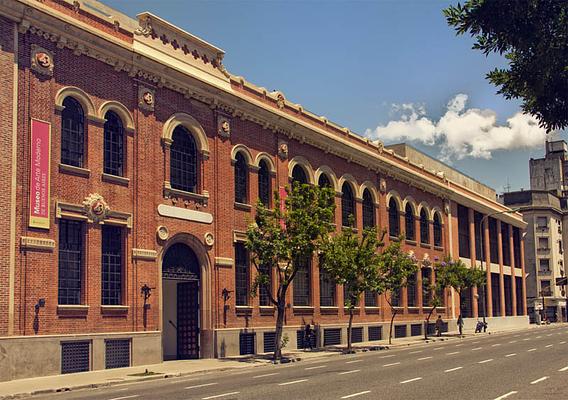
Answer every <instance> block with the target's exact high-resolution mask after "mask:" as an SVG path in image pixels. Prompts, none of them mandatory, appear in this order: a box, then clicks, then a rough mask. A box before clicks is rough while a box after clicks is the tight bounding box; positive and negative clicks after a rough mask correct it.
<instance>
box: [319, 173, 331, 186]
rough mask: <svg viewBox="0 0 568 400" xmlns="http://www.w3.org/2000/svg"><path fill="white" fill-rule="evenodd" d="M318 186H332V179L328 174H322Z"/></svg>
mask: <svg viewBox="0 0 568 400" xmlns="http://www.w3.org/2000/svg"><path fill="white" fill-rule="evenodd" d="M318 186H319V187H320V188H330V187H331V181H330V180H329V178H328V177H327V175H326V174H321V175H320V177H319V179H318Z"/></svg>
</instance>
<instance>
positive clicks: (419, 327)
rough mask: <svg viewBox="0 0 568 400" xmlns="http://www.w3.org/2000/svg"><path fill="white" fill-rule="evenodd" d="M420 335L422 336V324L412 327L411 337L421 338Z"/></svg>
mask: <svg viewBox="0 0 568 400" xmlns="http://www.w3.org/2000/svg"><path fill="white" fill-rule="evenodd" d="M420 335H422V324H412V325H410V336H420Z"/></svg>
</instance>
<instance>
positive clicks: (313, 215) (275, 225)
mask: <svg viewBox="0 0 568 400" xmlns="http://www.w3.org/2000/svg"><path fill="white" fill-rule="evenodd" d="M334 196H335V194H334V193H333V191H332V190H331V189H328V188H319V187H317V186H312V185H305V184H304V185H303V184H298V183H296V182H295V183H294V184H293V185H292V187H291V188H290V187H287V188H286V197H285V199H282V198H281V196H280V194H279V193H278V191H276V192H275V193H274V204H275V205H276V207H275V208H274V209H273V210H271V209H268V208H266V207H265V206H264V205H263V204H262V202H260V201H259V202H258V203H257V209H256V216H255V222H254V223H252V224H250V225H249V227H248V229H247V243H246V247H247V249H248V250H249V252H250V256H251V257H250V258H251V262H252V264H253V265H254V267H255V269H256V271H257V276H256V278H255V281H254V283H253V288H252V292H253V295H254V294H256V290H257V289H258V288H259V286H263V285H264V286H268V283H269V275H268V274H267V273H266V271H267V270H268V271H275V272H276V274H277V290H276V293H275V295H274V293H270V291H267V293H268V296H269V299H270V301H271V302H272V304H274V305H275V306H276V310H277V318H276V344H275V350H274V358H275V359H280V358H281V355H282V354H281V353H282V328H283V326H284V314H285V306H286V292H287V290H288V288H289V286H290V284H291V283H292V281H293V280H294V277H295V276H296V273H297V271H298V263H297V262H295V261H297V260H299V259H301V258H311V256H312V254H314V252H315V251H316V250H317V249H318V248H319V246H320V244H321V242H322V240H323V238H324V237H326V236H327V235H328V234H329V233H330V232H332V231H333V230H334V228H333V225H332V223H333V219H334V202H333V199H334Z"/></svg>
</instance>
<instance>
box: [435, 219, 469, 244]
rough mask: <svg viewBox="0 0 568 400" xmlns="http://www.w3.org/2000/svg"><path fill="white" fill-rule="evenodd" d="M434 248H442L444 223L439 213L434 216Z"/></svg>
mask: <svg viewBox="0 0 568 400" xmlns="http://www.w3.org/2000/svg"><path fill="white" fill-rule="evenodd" d="M434 246H437V247H442V223H441V221H440V215H439V214H438V213H435V214H434ZM476 246H477V244H476Z"/></svg>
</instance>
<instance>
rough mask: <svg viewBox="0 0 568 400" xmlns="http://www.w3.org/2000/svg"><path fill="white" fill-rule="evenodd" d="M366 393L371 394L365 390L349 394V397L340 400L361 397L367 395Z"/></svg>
mask: <svg viewBox="0 0 568 400" xmlns="http://www.w3.org/2000/svg"><path fill="white" fill-rule="evenodd" d="M367 393H371V391H370V390H365V391H364V392H359V393H353V394H349V395H347V396H343V397H342V399H350V398H351V397H355V396H362V395H364V394H367Z"/></svg>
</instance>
